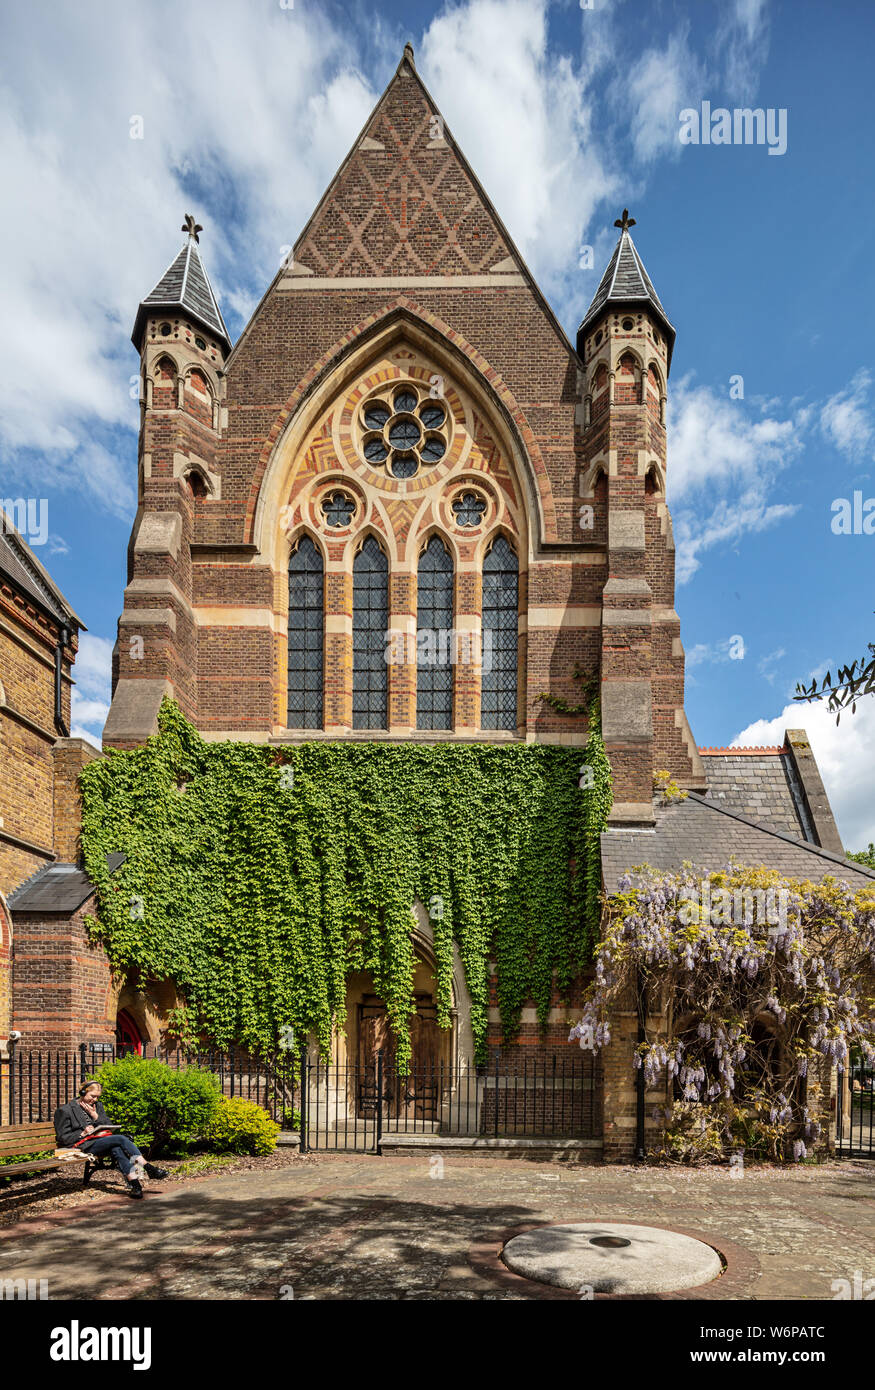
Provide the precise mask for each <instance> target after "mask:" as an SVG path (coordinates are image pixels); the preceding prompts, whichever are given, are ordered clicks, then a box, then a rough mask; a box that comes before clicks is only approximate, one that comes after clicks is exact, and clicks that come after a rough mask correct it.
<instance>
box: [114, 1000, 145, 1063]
mask: <svg viewBox="0 0 875 1390" xmlns="http://www.w3.org/2000/svg"><path fill="white" fill-rule="evenodd" d="M115 1041H116V1048H117V1050H118V1053H119V1055H120V1056H122V1057H124V1056H130V1054H131V1053H134V1054H135V1055H136V1056H137V1057H142V1055H143V1039H142V1038H141V1037H140V1030H139V1028H138V1027H137V1025H136V1023H135V1022H134V1020H133V1018H132V1017H131V1015H130V1014H129V1013H128V1011H127V1009H119V1011H118V1014H117V1016H116V1020H115Z"/></svg>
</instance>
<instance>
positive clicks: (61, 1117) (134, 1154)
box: [55, 1081, 167, 1197]
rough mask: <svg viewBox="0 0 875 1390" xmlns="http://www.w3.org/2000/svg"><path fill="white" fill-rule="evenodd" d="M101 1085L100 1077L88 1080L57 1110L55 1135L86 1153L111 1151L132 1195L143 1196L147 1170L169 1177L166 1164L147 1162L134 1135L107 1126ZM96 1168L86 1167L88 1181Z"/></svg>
mask: <svg viewBox="0 0 875 1390" xmlns="http://www.w3.org/2000/svg"><path fill="white" fill-rule="evenodd" d="M100 1092H101V1087H100V1085H99V1083H98V1082H97V1081H88V1082H86V1084H85V1085H84V1086H80V1087H79V1092H78V1098H77V1099H76V1100H70V1101H68V1102H67V1104H66V1105H62V1106H60V1107H59V1108H58V1109H57V1110H56V1111H55V1135H56V1136H57V1140H58V1148H60V1149H81V1150H82V1152H83V1153H86V1154H89V1155H91V1154H93V1155H94V1156H95V1158H96V1157H98V1156H99V1155H100V1154H109V1155H110V1156H111V1157H112V1158H113V1160H114V1161H115V1164H116V1166H117V1167H118V1169H119V1171H120V1172H121V1173H122V1174H123V1175H124V1177H125V1178H126V1179H127V1183H128V1195H129V1196H130V1197H142V1195H143V1184H142V1182H141V1181H140V1179H141V1178H142V1175H143V1171H144V1170H145V1172H146V1173H148V1175H149V1177H150V1178H155V1179H158V1178H166V1177H167V1171H166V1169H164V1168H156V1167H155V1164H154V1163H147V1162H146V1160H145V1159H144V1157H143V1155H142V1154H141V1153H140V1150H139V1149H138V1148H137V1146H136V1144H135V1143H134V1141H133V1139H129V1138H128V1136H127V1135H126V1134H118V1133H114V1132H113V1131H112V1130H107V1129H106V1126H107V1125H109V1124H111V1121H110V1120H109V1119H108V1117H107V1114H106V1111H105V1110H104V1108H103V1106H102V1105H101V1103H100ZM93 1171H94V1168H93V1166H92V1165H91V1163H90V1162H89V1164H88V1166H87V1167H86V1169H85V1181H86V1182H88V1180H89V1178H90V1177H91V1174H92V1173H93Z"/></svg>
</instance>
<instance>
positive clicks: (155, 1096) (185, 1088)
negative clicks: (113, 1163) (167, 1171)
mask: <svg viewBox="0 0 875 1390" xmlns="http://www.w3.org/2000/svg"><path fill="white" fill-rule="evenodd" d="M95 1080H97V1081H99V1082H100V1084H101V1086H102V1087H103V1095H102V1096H101V1101H102V1102H103V1105H104V1108H105V1110H106V1113H107V1115H108V1116H109V1118H110V1119H111V1120H112V1121H113V1123H114V1124H118V1125H123V1126H124V1130H125V1133H126V1134H129V1135H130V1136H131V1138H132V1139H133V1140H134V1142H135V1143H136V1144H139V1146H140V1147H141V1148H146V1147H147V1146H148V1156H149V1157H150V1158H154V1157H156V1155H158V1154H160V1153H162V1152H163V1151H164V1150H166V1149H169V1150H171V1151H174V1152H180V1151H184V1150H185V1149H186V1148H187V1147H188V1145H190V1144H192V1143H193V1142H194V1141H195V1140H197V1139H200V1138H202V1137H203V1136H204V1135H206V1133H207V1132H208V1130H209V1128H210V1125H211V1123H212V1120H213V1116H214V1115H215V1113H216V1110H217V1109H218V1105H219V1100H220V1096H221V1092H220V1090H219V1082H218V1078H217V1077H215V1076H214V1075H213V1073H212V1072H209V1071H203V1070H201V1069H200V1068H199V1067H185V1068H181V1069H179V1070H177V1069H176V1068H175V1067H169V1066H168V1065H167V1063H166V1062H159V1061H158V1060H157V1058H155V1059H153V1058H149V1059H145V1058H143V1057H122V1058H120V1060H119V1061H117V1062H105V1063H104V1065H103V1066H102V1067H101V1068H100V1070H99V1072H98V1073H97V1076H96V1078H95Z"/></svg>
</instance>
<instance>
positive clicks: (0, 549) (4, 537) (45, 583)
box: [0, 508, 87, 631]
mask: <svg viewBox="0 0 875 1390" xmlns="http://www.w3.org/2000/svg"><path fill="white" fill-rule="evenodd" d="M0 574H2V575H5V577H6V578H7V579H8V580H9V581H10V583H11V584H13V585H14V586H15V587H16V588H17V589H19V590H20V591H21V592H22V593H23V594H24V595H25V596H26V597H27V598H30V599H32V600H33V601H34V603H36V604H38V605H39V607H40V608H42V609H43V611H44V612H47V613H48V614H49V615H50V616H51V617H53V618H55V619H57V620H58V621H59V622H62V623H63V622H72V623H74V624H75V625H76V627H79V628H82V629H83V630H85V631H87V629H86V628H85V624H84V623H83V622H82V619H81V618H79V617H77V615H76V613H75V611H74V610H73V608H72V607H71V605H70V604H69V603H68V602H67V600H66V599H65V598H64V595H63V594H62V593H61V591H60V589H59V588H58V586H57V584H56V583H55V582H54V580H53V579H52V578H51V576H50V574H49V573H48V571H47V570H46V569H44V568H43V566H42V565H41V564H40V562H39V560H38V559H37V558H36V556H35V555H34V553H33V551H32V550H31V548H30V546H29V545H28V544H27V542H26V541H25V540H24V538H23V536H20V535H19V533H18V532H17V531H16V529H15V526H14V525H13V522H12V518H11V517H9V516H7V514H6V513H5V512H4V511H3V510H2V508H0Z"/></svg>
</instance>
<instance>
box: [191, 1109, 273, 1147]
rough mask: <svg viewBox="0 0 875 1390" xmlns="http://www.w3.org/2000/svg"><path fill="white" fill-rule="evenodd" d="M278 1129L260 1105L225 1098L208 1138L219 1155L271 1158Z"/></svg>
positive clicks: (216, 1114)
mask: <svg viewBox="0 0 875 1390" xmlns="http://www.w3.org/2000/svg"><path fill="white" fill-rule="evenodd" d="M279 1132H280V1127H279V1125H278V1124H277V1123H276V1122H275V1121H274V1120H272V1119H271V1118H270V1116H269V1115H268V1113H267V1111H266V1110H265V1109H264V1108H263V1106H261V1105H256V1104H255V1101H254V1100H243V1099H242V1097H240V1096H234V1097H233V1098H229V1097H228V1096H223V1097H222V1099H221V1100H220V1101H219V1108H218V1110H217V1111H216V1113H215V1116H214V1117H213V1123H212V1125H211V1126H210V1131H209V1134H208V1136H207V1138H208V1140H209V1144H210V1148H212V1149H215V1150H216V1151H217V1152H218V1153H231V1154H262V1155H263V1154H269V1153H273V1150H274V1149H275V1148H276V1137H277V1135H278V1134H279Z"/></svg>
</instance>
